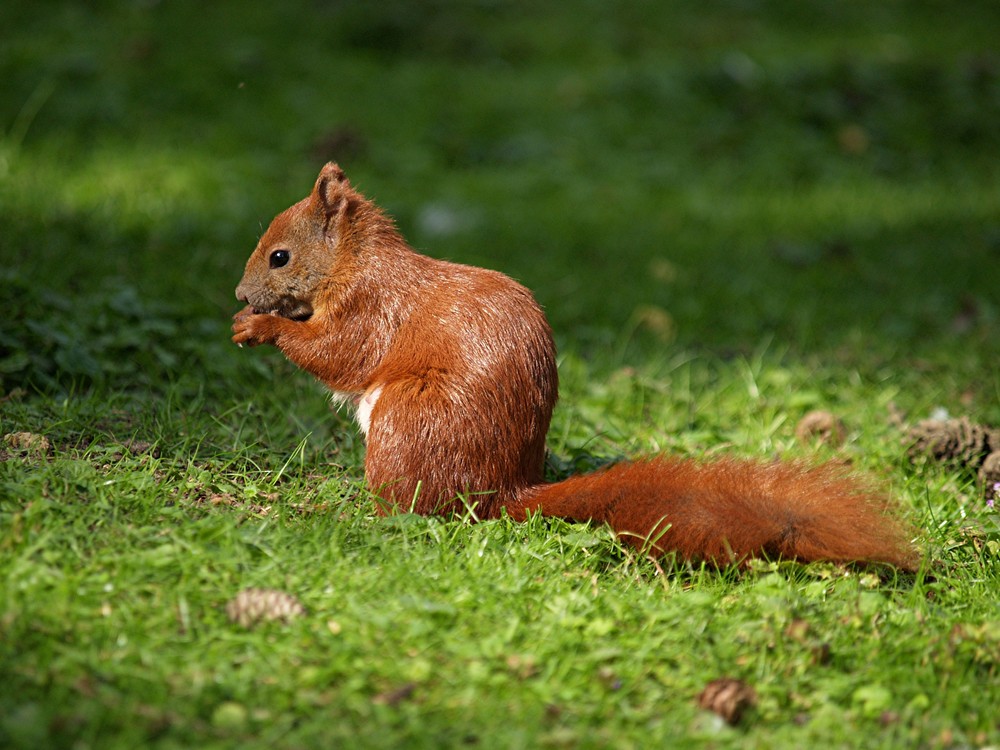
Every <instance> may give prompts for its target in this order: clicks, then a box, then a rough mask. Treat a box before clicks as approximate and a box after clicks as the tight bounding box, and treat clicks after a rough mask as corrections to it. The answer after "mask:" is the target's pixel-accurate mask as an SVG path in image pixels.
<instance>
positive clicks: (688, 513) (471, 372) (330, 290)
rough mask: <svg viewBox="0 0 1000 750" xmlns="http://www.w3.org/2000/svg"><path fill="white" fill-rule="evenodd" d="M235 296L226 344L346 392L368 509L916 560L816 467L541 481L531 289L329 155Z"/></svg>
mask: <svg viewBox="0 0 1000 750" xmlns="http://www.w3.org/2000/svg"><path fill="white" fill-rule="evenodd" d="M236 296H237V298H238V299H239V300H240V301H242V302H245V303H246V307H244V308H243V309H242V310H241V311H240V312H238V313H237V314H236V315H235V316H234V323H233V337H232V338H233V341H234V342H235V343H236V344H239V345H243V344H247V345H249V346H255V345H259V344H273V345H274V346H276V347H278V348H279V349H280V350H281V351H282V352H283V353H284V354H285V356H286V357H288V359H290V360H291V361H292V362H294V363H295V364H296V365H298V366H299V367H300V368H302V369H304V370H306V371H307V372H309V373H311V374H312V375H313V376H315V377H316V378H318V379H319V380H320V381H322V382H323V383H324V384H325V385H326V387H327V388H329V389H330V390H331V391H332V392H333V394H334V397H335V399H338V400H340V401H341V402H344V403H346V402H353V404H354V405H355V406H356V409H357V421H358V423H359V425H360V427H361V430H362V432H363V433H364V435H365V441H366V456H365V482H366V485H367V487H368V489H369V490H370V491H371V492H372V493H373V494H374V495H375V496H376V497H377V498H378V499H379V500H380V502H379V504H378V507H379V511H380V512H381V513H392V512H397V511H400V512H407V511H409V512H414V513H419V514H445V515H448V514H454V513H462V512H463V511H464V510H465V509H466V508H468V507H472V509H473V515H474V517H475V518H477V519H488V518H497V517H498V516H500V515H501V512H502V511H506V513H507V514H508V515H509V516H510V517H512V518H513V519H515V520H518V521H523V520H525V519H526V518H527V516H528V515H529V514H535V513H540V514H542V515H543V516H557V517H560V518H566V519H573V520H581V521H582V520H593V521H595V522H600V523H607V524H608V525H610V526H611V528H612V529H613V530H614V531H615V532H616V533H617V534H618V535H619V537H620V538H621V539H622V541H623V542H625V543H627V544H629V545H632V546H633V547H635V548H637V549H640V550H642V551H645V552H647V553H649V554H652V555H657V556H659V555H663V554H666V553H671V552H674V553H676V554H677V555H679V556H680V557H681V558H683V559H687V560H693V561H703V562H706V563H710V564H716V565H726V564H730V563H745V562H746V561H747V560H748V559H750V558H752V557H756V556H765V557H768V558H783V559H797V560H800V561H804V562H807V561H814V560H828V561H837V562H852V561H853V562H861V563H871V562H876V563H889V564H891V565H894V566H896V567H898V568H901V569H904V570H912V569H914V568H915V567H916V563H917V555H916V553H915V551H914V549H913V547H912V546H911V544H910V543H909V541H908V539H909V534H908V531H907V528H906V526H905V525H904V524H903V523H901V522H900V521H899V520H897V518H895V517H894V514H893V508H892V507H891V505H890V503H889V500H888V498H887V497H886V496H885V495H884V494H882V493H881V492H880V491H878V490H876V489H873V488H872V487H870V486H869V485H868V484H867V483H866V482H864V481H862V480H859V479H857V478H855V477H853V476H850V475H849V474H847V473H846V472H845V471H844V470H843V469H842V468H841V467H838V466H835V465H831V464H826V465H820V466H805V465H802V464H800V463H779V462H769V463H765V462H755V461H748V460H740V459H733V458H724V459H716V460H712V461H698V460H692V459H680V458H671V457H666V456H660V457H656V458H649V459H642V460H638V461H634V462H631V463H620V464H617V465H613V466H611V467H609V468H607V469H604V470H600V471H597V472H595V473H593V474H586V475H581V476H575V477H571V478H569V479H567V480H565V481H561V482H556V483H547V482H546V481H545V480H544V477H543V465H544V461H545V435H546V433H547V431H548V427H549V420H550V418H551V416H552V409H553V406H554V405H555V402H556V395H557V386H558V375H557V373H556V357H555V345H554V343H553V340H552V331H551V329H550V328H549V325H548V322H547V321H546V319H545V316H544V314H543V313H542V310H541V308H540V307H539V305H538V303H537V302H536V301H535V299H534V297H533V296H532V294H531V292H529V291H528V290H527V289H525V288H524V287H523V286H521V285H520V284H518V283H517V282H515V281H514V280H513V279H511V278H509V277H508V276H505V275H504V274H502V273H499V272H497V271H489V270H485V269H482V268H475V267H472V266H466V265H459V264H456V263H450V262H446V261H443V260H437V259H434V258H430V257H427V256H425V255H421V254H419V253H417V252H416V251H414V250H413V249H412V248H410V247H409V246H408V245H407V243H406V241H405V240H404V239H403V237H402V236H401V235H400V233H399V232H398V231H397V229H396V227H395V224H394V222H393V221H392V220H391V219H390V218H389V217H388V216H387V215H386V214H384V213H383V212H382V211H381V210H380V209H379V208H378V207H377V206H376V205H375V204H374V203H373V202H372V201H370V200H368V199H367V198H365V197H364V196H363V195H362V194H361V193H359V192H358V191H357V190H355V189H354V188H353V187H352V186H351V184H350V182H349V181H348V180H347V177H346V176H345V175H344V172H343V171H342V170H341V169H340V167H338V166H337V165H336V164H333V163H330V164H327V165H326V166H325V167H323V169H322V171H321V172H320V174H319V177H318V179H317V180H316V184H315V186H314V187H313V190H312V193H310V195H309V196H308V197H306V198H304V199H303V200H301V201H299V202H298V203H296V204H295V205H294V206H292V207H291V208H289V209H287V210H286V211H284V212H283V213H281V214H279V215H278V216H277V217H276V218H275V219H274V221H273V222H272V223H271V225H270V226H269V227H268V229H267V231H266V232H265V233H264V235H263V237H261V239H260V242H258V244H257V247H256V249H254V251H253V253H252V254H251V256H250V258H249V260H248V261H247V264H246V270H245V272H244V274H243V279H242V280H241V281H240V283H239V286H238V287H237V288H236Z"/></svg>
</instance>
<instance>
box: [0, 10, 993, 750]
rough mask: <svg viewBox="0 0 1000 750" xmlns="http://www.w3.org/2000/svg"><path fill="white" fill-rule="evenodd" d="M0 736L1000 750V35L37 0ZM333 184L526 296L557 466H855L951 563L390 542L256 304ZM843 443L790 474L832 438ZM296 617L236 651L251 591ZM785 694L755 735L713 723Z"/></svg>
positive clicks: (13, 183) (2, 206) (2, 329)
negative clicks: (258, 271) (548, 376)
mask: <svg viewBox="0 0 1000 750" xmlns="http://www.w3.org/2000/svg"><path fill="white" fill-rule="evenodd" d="M0 27H2V28H3V31H2V32H0V34H2V37H0V39H2V44H0V77H2V80H3V81H4V85H3V86H2V87H0V260H2V261H3V262H2V264H0V302H2V303H3V306H4V308H5V310H6V315H5V316H4V318H3V319H2V320H0V459H2V460H0V678H2V679H0V746H3V747H16V748H21V747H23V748H40V747H53V748H57V747H67V748H70V747H72V748H80V749H82V748H102V749H103V748H124V747H157V748H172V747H178V748H180V747H204V748H212V747H220V748H221V747H241V748H246V747H261V748H265V747H266V748H308V747H320V748H329V747H341V746H345V747H376V748H377V747H434V748H437V747H456V746H470V747H484V748H507V747H567V748H570V747H572V748H577V747H614V748H631V747H635V748H639V747H643V748H645V747H688V746H692V747H693V746H709V747H740V748H744V747H755V748H757V747H759V748H769V749H770V748H799V747H905V748H912V747H927V748H938V747H943V748H949V747H956V748H958V747H962V748H966V747H981V748H985V747H997V746H1000V720H998V718H997V717H998V716H1000V709H998V706H1000V604H998V592H1000V517H998V515H997V511H996V509H995V508H993V507H992V505H991V504H989V503H988V502H987V501H986V499H985V496H984V487H983V486H982V485H981V483H980V482H978V481H977V478H976V472H975V465H974V464H973V462H972V461H971V460H968V457H966V460H959V461H953V462H950V463H948V462H938V461H934V460H931V459H929V458H926V457H922V456H916V457H915V458H914V457H911V455H910V454H909V453H908V450H907V442H906V435H907V428H908V427H909V426H912V425H914V424H916V423H918V422H919V421H920V420H923V419H926V418H928V417H931V416H935V415H936V416H942V415H948V416H951V417H954V418H958V417H968V418H969V419H970V420H972V421H973V422H975V423H978V424H984V425H993V426H1000V365H998V363H1000V335H998V325H1000V128H998V127H997V123H998V122H1000V49H998V47H997V44H996V29H997V28H1000V7H998V6H997V5H996V4H995V3H992V2H985V1H983V2H975V1H972V2H967V3H964V4H963V7H962V9H961V12H958V11H957V10H956V9H954V8H952V7H949V6H948V5H947V4H940V3H932V2H910V3H860V2H846V3H838V4H829V3H822V2H819V1H818V0H815V1H814V0H808V1H806V2H792V0H786V1H783V2H767V3H759V4H753V3H745V2H735V1H733V2H708V3H676V2H661V3H653V2H637V3H627V4H626V3H619V2H609V3H597V2H583V1H582V0H581V2H578V3H563V4H539V3H528V2H523V1H522V0H491V1H477V2H457V1H455V0H452V1H448V2H444V1H438V2H431V3H422V4H417V3H405V2H402V1H401V0H390V1H389V2H383V3H378V4H362V3H333V2H326V3H324V2H319V1H318V0H290V1H289V2H285V3H237V2H232V1H231V0H222V1H220V2H215V3H202V4H194V3H183V2H176V3H160V2H134V1H133V2H124V1H119V2H105V3H100V4H86V3H72V2H56V1H55V0H53V1H52V2H45V3H43V4H28V3H16V2H14V3H7V4H5V5H3V6H2V7H0ZM328 160H336V161H338V162H339V163H340V164H341V166H342V167H343V168H344V169H345V170H346V171H347V174H348V175H349V177H350V179H351V181H352V183H353V184H355V185H356V186H358V187H359V188H360V189H361V190H362V191H363V192H365V193H366V194H367V195H369V196H370V197H372V198H374V199H376V200H377V201H378V202H379V203H380V204H381V205H382V206H383V207H384V208H386V210H388V211H389V212H390V213H391V214H392V215H393V216H394V217H395V218H396V220H397V222H398V225H399V227H400V229H401V230H402V232H403V233H404V235H405V236H406V237H407V238H408V239H409V240H410V242H411V244H413V246H414V247H416V248H418V249H420V250H422V251H425V252H427V253H429V254H431V255H434V256H436V257H444V258H449V259H453V260H456V261H460V262H464V263H470V264H475V265H481V266H486V267H489V268H495V269H498V270H501V271H503V272H505V273H507V274H509V275H511V276H513V277H515V278H517V279H518V280H520V281H521V282H522V283H524V284H525V285H527V286H528V287H530V288H531V289H533V290H534V291H535V293H536V296H537V298H538V299H539V301H540V302H541V303H542V305H543V306H544V307H545V309H546V313H547V315H548V317H549V319H550V322H551V323H552V326H553V329H554V331H555V336H556V340H557V344H558V346H559V350H560V360H559V370H560V379H561V398H560V402H559V405H558V406H557V409H556V414H555V417H554V420H553V426H552V429H551V431H550V434H549V441H548V445H549V449H550V453H551V459H550V461H549V470H550V471H551V474H552V476H553V477H556V476H564V475H566V474H568V473H571V472H574V471H584V470H589V469H592V468H594V467H596V466H599V465H601V464H603V463H605V462H607V461H609V460H614V459H619V458H622V457H626V456H635V455H645V454H651V453H657V452H669V453H676V454H684V455H690V456H706V455H739V456H754V457H758V458H761V459H763V460H770V459H773V458H776V457H781V458H787V459H798V460H805V461H816V460H834V461H842V462H849V463H850V464H851V465H853V466H854V467H856V468H857V469H858V470H859V471H860V472H862V473H864V474H865V475H868V476H870V477H873V478H874V479H876V480H877V481H880V482H883V483H885V485H886V486H887V487H889V488H890V490H891V492H892V494H893V495H894V497H895V498H896V499H897V500H898V504H899V513H901V514H903V515H904V516H905V517H906V518H907V519H908V520H909V521H910V522H911V523H912V524H913V527H914V529H915V541H916V543H917V545H918V546H919V548H920V549H921V551H922V553H923V558H924V562H923V564H922V567H921V569H920V570H919V571H918V572H917V573H916V574H912V575H911V574H899V573H896V572H894V571H892V570H886V569H864V568H857V567H851V566H839V565H832V564H812V565H799V564H795V563H790V562H760V563H757V564H754V565H752V566H751V567H750V568H749V569H745V570H744V569H732V570H728V569H727V570H713V569H704V568H701V567H698V566H691V565H686V564H684V563H681V562H675V561H665V562H664V563H663V564H662V565H656V564H654V563H652V562H650V561H648V560H645V559H642V558H641V557H637V556H636V555H635V553H634V552H632V551H631V549H630V548H623V547H622V546H620V545H619V544H618V543H617V542H616V541H615V540H614V539H613V537H612V535H611V533H610V531H608V530H607V529H606V528H603V527H600V526H592V525H573V524H567V523H562V522H558V521H543V520H541V519H533V520H532V521H530V522H529V523H527V524H515V523H513V522H510V521H509V520H506V519H504V520H499V521H490V522H486V523H479V524H473V523H468V522H467V521H466V520H463V519H451V520H443V519H426V518H420V517H414V516H409V515H401V516H396V517H392V518H381V517H378V516H376V515H375V512H374V504H373V502H372V500H371V499H370V497H368V496H367V495H366V494H365V491H364V489H363V486H362V482H361V480H362V475H363V468H362V460H363V454H364V445H363V441H362V439H361V436H360V434H359V432H358V431H357V428H356V426H355V425H354V424H353V422H352V421H351V419H350V416H349V415H347V414H339V413H337V412H334V411H332V410H331V408H330V405H329V399H328V397H327V395H326V394H324V392H323V391H322V389H321V388H320V387H319V386H318V385H317V384H315V383H313V382H312V381H311V380H310V378H309V377H308V376H306V375H305V374H303V373H300V372H297V371H296V370H295V368H294V367H293V366H291V365H290V364H288V363H287V362H285V361H284V360H283V359H282V357H281V356H280V355H279V354H278V353H277V352H274V351H265V350H263V349H254V350H249V349H237V348H236V347H235V346H233V345H232V344H231V343H230V342H229V319H230V317H231V315H232V314H233V313H234V312H235V311H236V310H237V309H238V304H237V302H236V300H235V297H234V295H233V289H234V287H235V285H236V283H237V282H238V280H239V278H240V275H241V272H242V267H243V264H244V262H245V260H246V257H247V256H248V255H249V253H250V251H251V249H252V248H253V246H254V244H255V242H256V240H257V238H258V237H259V235H260V234H261V232H262V231H263V229H264V228H265V227H266V226H267V223H268V222H269V221H270V219H271V218H272V217H273V216H274V215H275V214H276V213H278V212H279V211H281V210H283V209H284V208H285V207H287V206H288V205H290V204H291V203H293V202H294V201H297V200H298V199H300V198H301V197H303V196H304V195H305V194H306V193H307V192H308V190H309V189H310V187H311V186H312V182H313V180H314V179H315V176H316V173H317V172H318V171H319V169H320V167H321V166H322V165H323V163H325V162H326V161H328ZM817 409H822V410H826V411H829V412H831V413H832V414H834V415H835V416H837V417H838V418H839V419H841V420H842V422H843V424H844V425H845V429H846V432H845V435H846V439H845V440H844V442H843V443H842V444H840V445H838V444H835V443H833V442H826V443H824V442H822V441H820V440H805V441H803V440H799V439H798V438H797V437H796V434H795V433H796V425H797V424H798V423H799V421H800V420H801V419H802V417H803V416H804V415H806V414H807V413H808V412H810V411H812V410H817ZM251 588H262V589H274V590H278V591H281V592H284V593H285V594H287V595H290V596H293V597H295V598H296V600H297V602H298V603H299V604H301V611H300V612H301V613H300V614H298V615H297V616H291V615H289V616H288V617H287V618H285V619H284V620H275V621H267V622H261V623H257V624H252V625H250V626H249V627H248V626H246V625H244V624H241V623H239V622H234V621H233V620H232V618H231V617H230V609H231V607H229V606H228V605H230V604H231V602H232V601H233V600H234V598H235V597H236V596H237V595H238V594H239V593H240V592H241V591H245V590H246V589H251ZM724 677H728V678H733V679H736V680H740V681H741V682H742V683H743V684H745V685H746V686H749V687H750V688H752V690H753V691H754V693H755V695H756V702H755V705H753V706H751V707H749V708H748V709H747V711H746V712H745V713H744V715H743V716H742V719H741V720H739V721H738V722H736V723H734V724H729V723H727V722H725V721H723V719H722V718H720V717H719V716H718V715H716V714H715V713H713V712H711V711H707V710H704V709H702V708H700V707H699V704H698V696H699V694H701V692H702V691H703V690H704V689H705V688H706V686H707V685H709V683H711V682H712V681H713V680H716V679H718V678H724Z"/></svg>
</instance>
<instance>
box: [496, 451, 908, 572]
mask: <svg viewBox="0 0 1000 750" xmlns="http://www.w3.org/2000/svg"><path fill="white" fill-rule="evenodd" d="M520 500H521V501H522V502H521V505H520V507H517V508H509V509H508V511H509V512H510V513H511V515H512V516H514V517H515V518H518V517H519V518H521V519H523V518H524V517H525V516H526V515H527V514H528V513H541V514H542V515H545V516H556V517H559V518H568V519H573V520H577V521H583V520H594V521H599V522H604V523H607V524H608V525H609V526H611V528H612V529H614V530H615V532H616V533H617V534H618V535H619V536H620V537H621V538H622V540H623V541H625V542H627V543H629V544H631V545H633V546H634V547H636V548H639V549H644V550H648V551H649V552H651V553H653V554H656V555H663V554H665V553H668V552H671V551H675V552H677V553H678V554H679V555H680V556H681V557H683V558H685V559H689V560H705V561H708V562H712V563H716V564H720V565H723V564H728V563H733V562H741V561H744V560H746V559H747V558H750V557H755V556H761V555H763V556H765V557H768V558H772V559H777V558H782V559H796V560H802V561H813V560H829V561H837V562H848V561H856V562H880V563H889V564H891V565H894V566H896V567H898V568H901V569H904V570H913V569H914V568H915V567H916V564H917V554H916V551H915V550H914V548H913V546H912V545H911V543H910V541H909V540H910V535H909V533H908V530H907V526H906V524H905V523H903V522H901V521H900V520H899V519H898V518H896V517H894V516H892V515H890V514H891V513H892V505H891V504H890V502H889V500H888V497H887V496H886V495H885V494H884V493H882V492H880V491H879V490H877V489H875V488H873V487H872V486H870V485H868V484H866V483H865V482H864V481H862V480H859V479H858V478H857V477H856V476H853V475H851V474H850V473H849V472H848V471H847V470H845V469H843V468H842V467H840V466H837V465H834V464H824V465H820V466H806V465H803V464H799V463H760V462H754V461H744V460H737V459H721V460H714V461H708V462H700V461H693V460H684V459H673V458H665V457H660V458H653V459H648V460H643V461H637V462H634V463H622V464H617V465H615V466H612V467H610V468H608V469H606V470H603V471H599V472H596V473H594V474H586V475H582V476H577V477H571V478H570V479H567V480H565V481H562V482H557V483H555V484H546V485H538V486H535V487H531V488H529V489H527V490H525V492H524V493H523V494H522V496H521V497H520Z"/></svg>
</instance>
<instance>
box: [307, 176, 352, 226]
mask: <svg viewBox="0 0 1000 750" xmlns="http://www.w3.org/2000/svg"><path fill="white" fill-rule="evenodd" d="M350 187H351V183H350V182H348V180H347V175H345V174H344V170H342V169H341V168H340V167H339V166H337V165H336V164H335V163H333V162H332V161H331V162H329V163H328V164H327V165H326V166H324V167H323V169H321V170H320V173H319V177H317V178H316V185H315V187H313V192H312V203H313V205H314V206H315V207H316V209H317V210H318V211H319V212H320V213H321V214H322V216H323V218H324V220H325V222H324V223H325V224H326V226H327V227H328V228H329V226H330V224H331V223H334V220H336V219H338V218H339V217H342V216H343V215H344V214H345V213H346V211H347V209H348V208H349V207H350V205H351V200H350V196H349V195H348V192H349V190H350Z"/></svg>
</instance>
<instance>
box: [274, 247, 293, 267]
mask: <svg viewBox="0 0 1000 750" xmlns="http://www.w3.org/2000/svg"><path fill="white" fill-rule="evenodd" d="M291 257H292V254H291V253H289V252H288V251H287V250H275V251H274V252H273V253H271V257H270V259H269V263H270V264H271V268H281V267H282V266H284V265H287V264H288V261H289V260H290V259H291Z"/></svg>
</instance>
